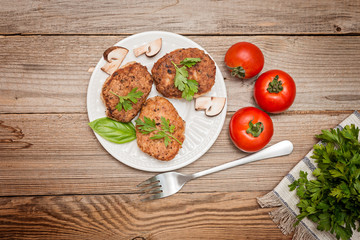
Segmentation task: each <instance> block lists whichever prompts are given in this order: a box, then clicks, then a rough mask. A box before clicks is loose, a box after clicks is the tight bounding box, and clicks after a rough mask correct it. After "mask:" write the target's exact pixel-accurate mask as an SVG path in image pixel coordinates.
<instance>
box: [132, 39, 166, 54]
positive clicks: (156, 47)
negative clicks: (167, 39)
mask: <svg viewBox="0 0 360 240" xmlns="http://www.w3.org/2000/svg"><path fill="white" fill-rule="evenodd" d="M161 45H162V39H161V38H158V39H156V40H154V41H152V42H150V43H147V44H145V45H142V46H140V47H138V48H135V49H134V55H135V57H138V56H140V55H141V54H144V53H145V55H146V56H148V57H153V56H155V55H156V54H158V52H160V49H161Z"/></svg>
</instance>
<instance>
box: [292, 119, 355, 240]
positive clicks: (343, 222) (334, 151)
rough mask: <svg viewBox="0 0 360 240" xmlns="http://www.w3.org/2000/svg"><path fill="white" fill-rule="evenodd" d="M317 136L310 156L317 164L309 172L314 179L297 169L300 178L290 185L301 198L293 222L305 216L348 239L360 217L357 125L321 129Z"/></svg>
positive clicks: (322, 227)
mask: <svg viewBox="0 0 360 240" xmlns="http://www.w3.org/2000/svg"><path fill="white" fill-rule="evenodd" d="M316 137H317V138H318V139H320V140H321V141H322V143H321V144H316V145H315V146H314V154H313V156H312V158H313V159H316V160H315V162H316V163H317V164H318V168H316V169H315V171H314V172H313V173H312V174H313V175H314V176H315V179H316V180H308V179H307V173H306V172H303V171H300V178H299V179H298V180H296V181H294V182H293V183H292V184H290V185H289V187H290V191H293V190H295V189H296V194H297V196H299V198H300V202H299V203H298V204H297V206H298V207H299V209H300V214H299V215H298V216H297V218H298V221H297V222H296V225H297V224H298V223H299V222H300V221H301V220H302V219H303V218H305V217H307V218H309V219H310V220H311V221H313V222H315V223H317V229H319V230H322V231H324V230H325V231H330V232H331V233H335V234H336V238H337V239H340V238H341V239H342V240H347V239H349V238H350V237H351V236H352V234H353V229H356V225H355V222H356V221H359V220H360V179H359V176H360V143H359V140H358V137H359V128H358V127H355V125H353V124H352V125H351V126H345V128H344V129H343V130H339V129H336V130H335V129H332V130H322V134H320V135H317V136H316ZM357 231H358V232H360V227H358V228H357Z"/></svg>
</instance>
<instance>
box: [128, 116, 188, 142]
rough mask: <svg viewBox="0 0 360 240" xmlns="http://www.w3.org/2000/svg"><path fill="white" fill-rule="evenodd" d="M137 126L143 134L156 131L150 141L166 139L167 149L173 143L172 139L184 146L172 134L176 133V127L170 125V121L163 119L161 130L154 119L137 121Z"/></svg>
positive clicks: (146, 118) (145, 118)
mask: <svg viewBox="0 0 360 240" xmlns="http://www.w3.org/2000/svg"><path fill="white" fill-rule="evenodd" d="M135 122H136V126H137V127H138V129H139V130H140V132H141V133H142V134H149V133H151V132H154V131H156V134H155V135H153V136H152V137H150V139H162V138H164V143H165V147H167V146H168V145H169V143H170V142H171V140H170V138H169V137H171V138H173V139H174V140H175V141H177V142H178V143H179V144H180V145H181V144H182V143H181V142H180V141H179V140H178V139H176V138H175V137H174V136H173V135H172V133H174V131H175V125H170V120H169V119H165V118H164V117H161V129H158V128H157V127H156V123H155V120H154V119H152V120H151V119H150V118H148V117H144V121H142V120H141V119H140V118H138V119H136V121H135Z"/></svg>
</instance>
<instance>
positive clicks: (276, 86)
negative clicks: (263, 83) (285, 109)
mask: <svg viewBox="0 0 360 240" xmlns="http://www.w3.org/2000/svg"><path fill="white" fill-rule="evenodd" d="M267 90H268V92H269V93H279V92H281V91H282V90H283V86H282V82H281V81H279V75H276V76H275V77H274V79H273V80H272V81H271V82H269V86H268V88H267Z"/></svg>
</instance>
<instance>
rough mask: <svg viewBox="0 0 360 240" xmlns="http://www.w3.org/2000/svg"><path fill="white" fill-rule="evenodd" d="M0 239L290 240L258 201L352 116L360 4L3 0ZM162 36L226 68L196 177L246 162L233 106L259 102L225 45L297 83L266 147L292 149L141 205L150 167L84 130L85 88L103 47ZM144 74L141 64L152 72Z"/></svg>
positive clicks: (358, 89) (358, 94)
mask: <svg viewBox="0 0 360 240" xmlns="http://www.w3.org/2000/svg"><path fill="white" fill-rule="evenodd" d="M0 6H1V8H0V239H96V240H98V239H107V240H111V239H127V240H128V239H131V240H157V239H159V240H160V239H161V240H162V239H174V240H177V239H179V240H180V239H219V240H225V239H227V240H228V239H270V240H271V239H274V240H275V239H287V240H290V239H291V238H292V236H284V235H283V234H282V233H281V231H280V230H279V229H278V228H277V226H276V224H274V223H273V222H272V220H271V219H270V217H269V216H268V212H269V211H270V210H271V209H261V208H260V207H259V206H258V204H257V202H256V197H259V196H263V195H264V194H266V193H267V192H269V191H270V190H272V189H273V188H274V187H275V186H276V185H277V184H278V183H279V181H280V180H281V179H282V178H283V177H284V176H285V175H286V174H287V173H288V172H289V171H290V170H291V169H292V168H293V167H294V166H295V165H296V164H297V163H298V162H299V161H300V160H301V159H302V158H303V157H304V156H305V154H306V153H307V152H308V151H309V150H310V149H311V148H312V146H313V144H315V143H316V139H315V138H314V135H315V134H318V133H319V132H320V130H321V129H324V128H331V127H335V126H336V125H337V124H338V123H339V122H341V121H342V120H343V119H345V118H346V117H347V116H348V115H349V114H351V113H352V112H353V111H354V110H360V80H359V76H360V21H359V20H360V0H354V1H350V0H345V1H343V0H334V1H329V0H318V1H301V0H293V1H279V0H269V1H262V0H255V1H251V2H249V1H243V0H240V1H236V0H229V1H225V0H224V1H222V0H212V1H206V2H204V1H190V0H173V1H161V0H154V1H144V0H136V1H124V0H116V1H115V0H107V1H100V0H96V1H84V0H79V1H70V0H58V1H46V0H37V1H31V0H23V1H7V0H0ZM150 30H163V31H170V32H176V33H180V34H184V35H186V36H188V37H189V38H190V39H192V40H194V41H195V42H197V43H198V44H200V45H201V46H202V47H204V48H205V49H206V50H207V51H208V52H209V53H210V55H211V56H212V57H213V58H214V60H215V61H216V63H217V64H218V65H219V68H220V70H221V72H222V74H223V75H224V78H225V83H226V87H227V94H228V113H227V116H226V121H225V124H224V127H223V129H222V132H221V133H220V135H219V137H218V139H217V141H216V142H215V144H214V145H213V146H212V147H211V148H210V150H209V151H208V152H207V153H206V154H205V155H204V156H202V157H201V158H200V159H198V160H197V161H195V162H194V163H192V164H190V165H189V166H187V167H184V168H182V169H180V170H179V171H180V172H182V173H193V172H197V171H201V170H204V169H207V168H210V167H213V166H217V165H220V164H222V163H225V162H229V161H232V160H235V159H238V158H241V157H243V156H245V155H246V154H245V153H243V152H241V151H239V150H238V149H236V147H235V146H234V145H233V144H232V143H231V140H230V139H229V130H228V124H229V121H230V118H231V116H232V114H233V113H234V112H235V111H236V110H237V109H239V108H241V107H245V106H256V104H255V102H254V100H253V98H252V91H253V85H254V81H255V80H254V79H253V80H247V81H242V80H239V79H237V78H233V77H231V76H230V74H229V72H228V70H227V68H226V66H225V64H224V62H223V59H224V55H225V52H226V50H227V49H228V48H229V47H230V46H231V45H232V44H234V43H236V42H239V41H248V42H252V43H254V44H256V45H257V46H259V47H260V49H261V50H262V51H263V53H264V55H265V66H264V69H263V72H264V71H266V70H270V69H281V70H284V71H286V72H288V73H289V74H290V75H291V76H292V77H293V78H294V80H295V82H296V85H297V97H296V99H295V102H294V104H293V106H292V107H291V108H290V109H289V110H288V111H286V112H285V113H282V114H277V115H271V118H272V119H273V122H274V127H275V134H274V136H273V138H272V140H271V142H270V144H269V145H272V144H274V143H276V142H278V141H281V140H284V139H288V140H290V141H292V142H293V143H294V151H293V153H292V154H291V155H290V156H287V157H282V158H274V159H268V160H264V161H260V162H255V163H251V164H247V165H244V166H241V167H236V168H233V169H229V170H227V171H223V172H219V173H215V174H212V175H209V176H205V177H203V178H200V179H196V180H194V181H191V182H189V183H188V184H186V185H185V186H184V188H183V189H182V190H181V191H180V193H178V194H176V195H174V196H171V197H169V198H165V199H160V200H157V201H153V202H146V203H143V202H140V199H139V195H138V194H137V193H136V190H137V189H136V187H135V186H136V185H137V184H138V183H139V182H141V181H143V180H144V179H146V178H148V177H150V176H152V175H154V173H149V172H143V171H139V170H136V169H133V168H130V167H128V166H126V165H124V164H123V163H121V162H119V161H117V160H116V159H115V158H113V157H112V156H111V155H110V154H108V153H107V152H106V150H105V149H103V147H102V146H101V145H100V143H99V142H98V141H97V139H96V137H95V135H94V133H93V132H92V130H91V129H90V128H89V127H88V125H87V122H88V118H87V110H86V94H87V86H88V83H89V79H90V76H91V73H90V72H89V71H88V70H89V69H90V68H92V67H94V66H95V65H96V64H97V62H98V60H99V59H100V57H101V55H102V53H103V51H104V50H105V49H106V48H108V47H109V46H112V45H113V44H115V43H116V42H118V41H120V40H122V39H124V38H125V37H127V36H129V35H131V34H134V33H138V32H143V31H150ZM149 70H150V69H149Z"/></svg>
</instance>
